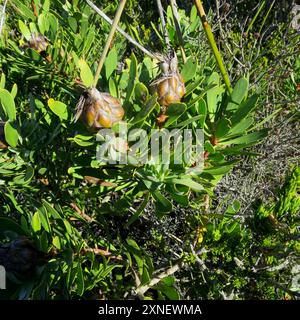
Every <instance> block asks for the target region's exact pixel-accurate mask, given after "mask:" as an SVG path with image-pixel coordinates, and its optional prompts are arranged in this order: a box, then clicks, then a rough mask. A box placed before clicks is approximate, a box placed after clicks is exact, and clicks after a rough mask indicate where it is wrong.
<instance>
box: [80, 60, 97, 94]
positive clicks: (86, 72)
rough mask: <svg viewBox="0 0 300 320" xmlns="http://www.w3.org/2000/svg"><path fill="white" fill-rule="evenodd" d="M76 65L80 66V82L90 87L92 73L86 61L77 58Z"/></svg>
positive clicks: (92, 79) (92, 80) (92, 78)
mask: <svg viewBox="0 0 300 320" xmlns="http://www.w3.org/2000/svg"><path fill="white" fill-rule="evenodd" d="M78 66H79V68H80V78H81V81H82V83H83V84H84V85H85V86H86V87H87V88H90V87H91V86H92V85H93V83H94V76H93V73H92V71H91V69H90V67H89V66H88V64H87V63H86V61H85V60H83V59H79V60H78Z"/></svg>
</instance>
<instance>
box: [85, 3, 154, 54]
mask: <svg viewBox="0 0 300 320" xmlns="http://www.w3.org/2000/svg"><path fill="white" fill-rule="evenodd" d="M86 2H87V4H88V5H89V6H90V7H91V8H92V9H93V10H94V11H95V12H97V14H99V16H100V17H101V18H102V19H104V20H105V21H106V22H107V23H109V24H110V25H112V24H113V21H112V20H111V19H110V18H109V17H108V16H107V15H106V14H105V13H104V12H103V11H101V10H100V9H99V8H98V7H97V6H95V5H94V4H93V3H92V2H91V1H90V0H86ZM117 31H118V32H119V33H120V34H121V35H122V36H123V37H124V38H126V39H127V40H128V41H129V42H131V43H132V44H133V45H135V46H136V47H137V48H139V49H140V50H141V51H142V52H144V53H145V54H146V55H147V56H149V57H150V58H152V59H157V57H156V56H155V55H154V53H152V52H150V51H149V50H147V49H146V48H145V47H143V46H142V45H141V44H140V43H138V42H137V41H136V40H134V39H133V38H132V37H131V36H130V35H129V34H127V33H126V32H125V31H124V30H123V29H121V28H120V27H118V26H117Z"/></svg>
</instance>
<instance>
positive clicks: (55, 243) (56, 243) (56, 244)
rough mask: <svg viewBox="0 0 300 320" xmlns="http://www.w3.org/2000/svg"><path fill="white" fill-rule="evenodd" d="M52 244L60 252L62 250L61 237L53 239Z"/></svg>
mask: <svg viewBox="0 0 300 320" xmlns="http://www.w3.org/2000/svg"><path fill="white" fill-rule="evenodd" d="M52 244H53V245H54V247H55V248H57V249H58V250H60V249H61V243H60V238H59V236H55V237H53V239H52Z"/></svg>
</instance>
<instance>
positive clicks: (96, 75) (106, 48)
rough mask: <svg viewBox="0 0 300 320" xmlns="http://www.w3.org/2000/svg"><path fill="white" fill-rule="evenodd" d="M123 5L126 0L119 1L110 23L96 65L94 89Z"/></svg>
mask: <svg viewBox="0 0 300 320" xmlns="http://www.w3.org/2000/svg"><path fill="white" fill-rule="evenodd" d="M125 4H126V0H120V4H119V7H118V9H117V12H116V15H115V18H114V21H113V23H112V26H111V29H110V32H109V35H108V38H107V40H106V43H105V46H104V49H103V52H102V55H101V57H100V60H99V63H98V68H97V71H96V74H95V78H94V87H96V85H97V82H98V79H99V76H100V73H101V70H102V67H103V64H104V61H105V58H106V56H107V53H108V51H109V48H110V45H111V42H112V40H113V37H114V34H115V32H116V30H117V26H118V23H119V21H120V18H121V15H122V12H123V9H124V7H125Z"/></svg>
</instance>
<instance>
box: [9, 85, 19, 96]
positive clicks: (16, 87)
mask: <svg viewBox="0 0 300 320" xmlns="http://www.w3.org/2000/svg"><path fill="white" fill-rule="evenodd" d="M10 93H11V96H12V97H13V99H15V98H16V96H17V93H18V86H17V85H16V84H14V85H13V87H12V88H11V92H10Z"/></svg>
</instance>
